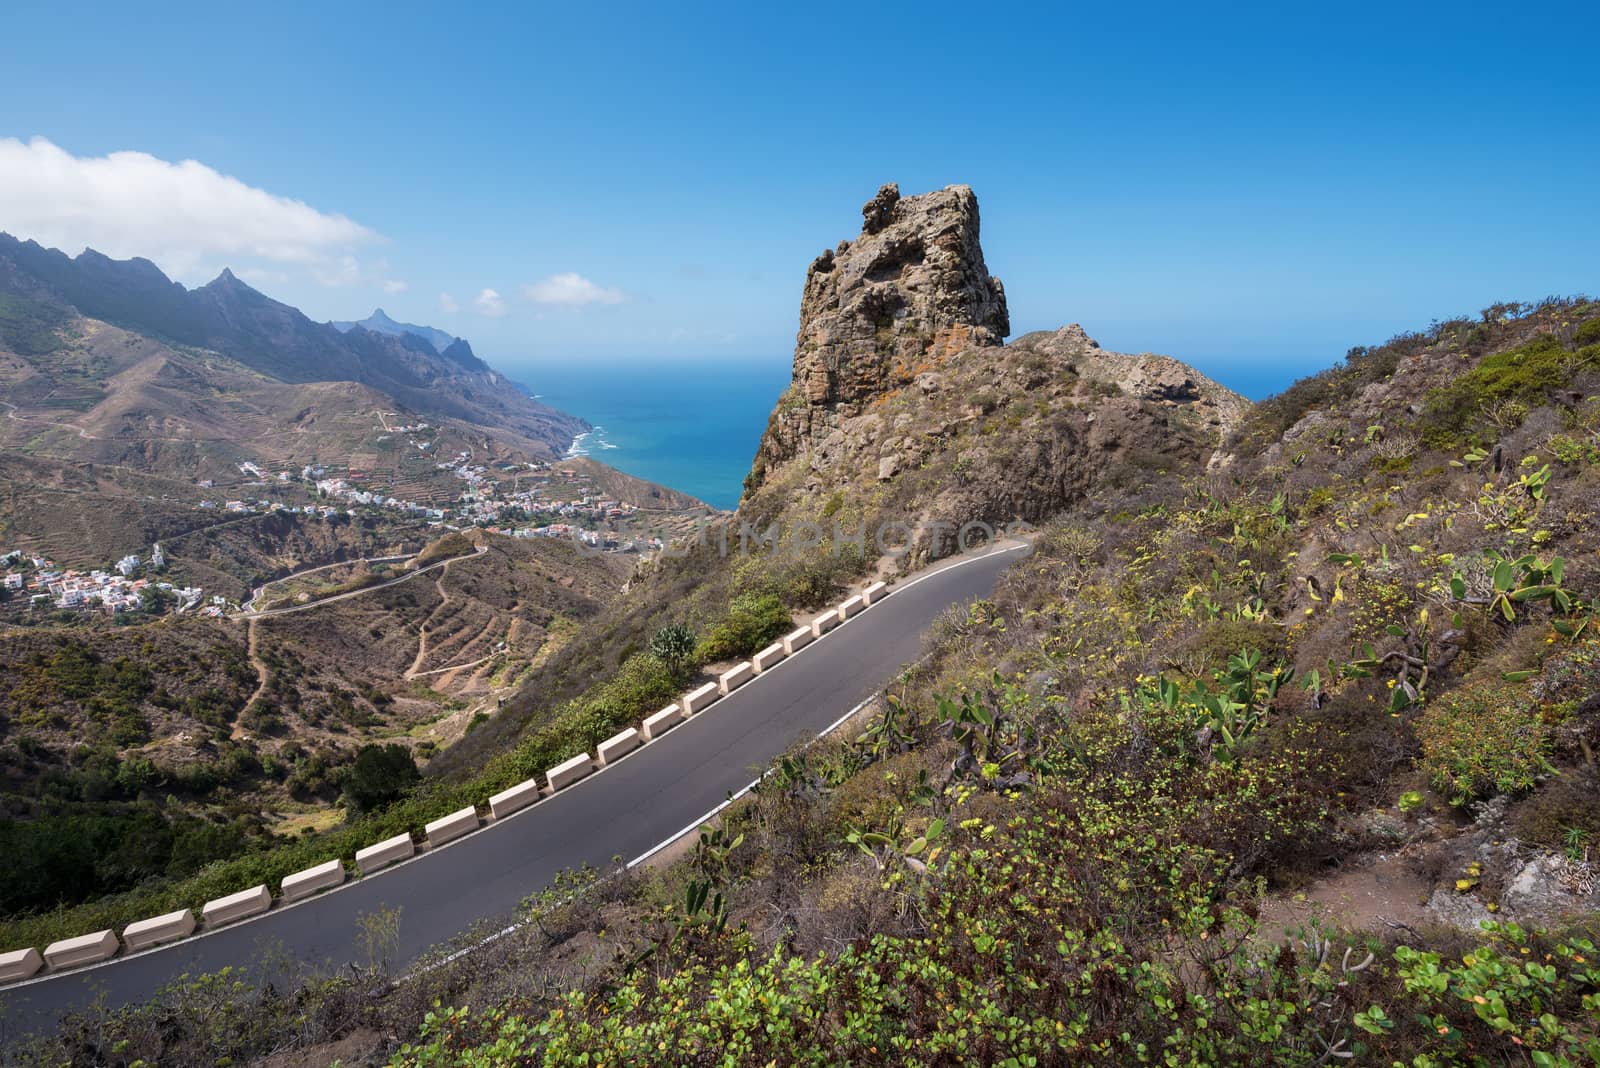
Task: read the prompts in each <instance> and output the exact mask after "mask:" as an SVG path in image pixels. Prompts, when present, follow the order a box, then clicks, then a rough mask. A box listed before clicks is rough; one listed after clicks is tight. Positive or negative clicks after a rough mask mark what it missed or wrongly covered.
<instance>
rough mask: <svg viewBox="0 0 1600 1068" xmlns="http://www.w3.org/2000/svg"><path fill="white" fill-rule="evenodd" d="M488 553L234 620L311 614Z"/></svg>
mask: <svg viewBox="0 0 1600 1068" xmlns="http://www.w3.org/2000/svg"><path fill="white" fill-rule="evenodd" d="M488 551H489V547H488V546H487V545H480V546H478V547H477V548H476V549H474V550H473V551H472V552H470V553H463V554H461V555H460V556H452V557H449V558H447V559H444V560H439V561H437V562H435V563H431V564H426V565H424V566H422V567H419V568H417V569H416V570H415V571H407V572H406V573H405V574H404V575H401V576H400V577H399V578H396V579H390V580H389V581H388V582H379V583H377V584H376V585H373V586H363V587H361V588H360V589H359V590H351V591H350V592H349V593H336V594H334V595H333V596H332V597H322V598H319V599H318V600H315V601H308V602H307V603H305V604H295V605H289V606H288V607H286V608H263V609H261V610H260V611H254V610H251V611H239V612H235V613H234V615H233V618H234V619H271V618H272V617H273V616H286V615H289V614H290V613H293V612H309V611H311V610H312V609H313V608H321V607H322V606H323V605H325V604H333V603H334V602H335V601H348V600H349V599H350V598H352V597H360V596H362V595H363V594H368V593H377V592H378V591H379V590H386V589H388V588H389V587H390V586H398V585H400V583H402V582H409V581H410V580H411V579H414V578H416V577H417V576H418V575H426V574H427V573H428V572H430V571H436V570H438V569H439V568H441V567H447V566H449V565H450V564H453V563H455V562H456V561H457V560H471V559H472V558H473V557H475V556H482V555H483V554H484V553H486V552H488ZM413 559H415V557H413ZM341 562H346V563H347V562H349V561H341ZM327 566H330V567H331V566H333V565H331V564H330V565H327ZM313 570H315V569H313ZM310 573H311V572H309V571H302V572H300V574H302V575H308V574H310ZM285 577H289V576H285ZM276 581H278V582H282V581H283V579H278V580H276ZM251 600H252V601H253V600H255V598H254V597H252V598H251Z"/></svg>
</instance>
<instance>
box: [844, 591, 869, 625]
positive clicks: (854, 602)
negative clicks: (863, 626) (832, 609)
mask: <svg viewBox="0 0 1600 1068" xmlns="http://www.w3.org/2000/svg"><path fill="white" fill-rule="evenodd" d="M865 607H867V602H866V598H864V597H862V596H861V595H860V594H859V593H858V594H856V595H855V596H854V597H851V598H849V599H847V600H846V601H845V602H844V603H842V604H841V605H839V618H840V619H849V618H850V617H851V616H853V615H855V614H856V613H857V612H859V611H861V610H862V609H863V608H865Z"/></svg>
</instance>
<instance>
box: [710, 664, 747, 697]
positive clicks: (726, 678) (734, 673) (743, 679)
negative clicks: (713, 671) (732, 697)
mask: <svg viewBox="0 0 1600 1068" xmlns="http://www.w3.org/2000/svg"><path fill="white" fill-rule="evenodd" d="M755 677H756V669H755V668H753V667H751V666H750V661H748V660H746V661H745V662H744V663H742V664H740V665H739V666H738V667H733V668H729V669H728V670H727V671H724V672H723V673H722V674H721V675H719V676H717V689H718V690H719V691H720V692H721V693H722V694H723V695H724V696H726V695H727V694H730V693H732V692H733V691H735V690H737V689H738V688H739V687H741V686H743V685H744V684H745V683H747V682H749V681H750V680H751V679H753V678H755Z"/></svg>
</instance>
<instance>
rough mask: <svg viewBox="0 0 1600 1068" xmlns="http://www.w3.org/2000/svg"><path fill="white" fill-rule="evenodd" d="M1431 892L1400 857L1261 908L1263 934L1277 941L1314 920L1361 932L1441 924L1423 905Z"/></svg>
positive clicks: (1346, 872) (1376, 861)
mask: <svg viewBox="0 0 1600 1068" xmlns="http://www.w3.org/2000/svg"><path fill="white" fill-rule="evenodd" d="M1432 889H1433V888H1432V887H1431V886H1430V885H1429V884H1428V883H1427V882H1426V881H1425V880H1423V879H1422V877H1421V876H1419V875H1418V874H1417V873H1416V872H1415V871H1414V870H1412V867H1411V864H1410V861H1409V858H1408V857H1407V856H1406V855H1405V854H1403V853H1400V852H1395V853H1382V854H1378V855H1377V856H1375V857H1373V858H1372V859H1371V860H1369V861H1367V862H1366V863H1363V864H1360V865H1358V866H1352V867H1349V868H1345V869H1343V870H1341V871H1337V872H1335V873H1333V874H1332V875H1329V876H1328V877H1326V878H1324V879H1319V880H1318V881H1317V882H1315V883H1312V884H1311V885H1310V886H1308V887H1307V888H1306V889H1305V890H1303V891H1301V892H1300V893H1297V894H1291V895H1288V896H1285V897H1272V898H1268V899H1267V900H1265V901H1264V902H1262V908H1261V918H1260V928H1259V930H1260V934H1261V936H1262V937H1263V938H1271V939H1274V940H1278V939H1282V938H1283V937H1284V931H1285V929H1293V928H1297V927H1301V926H1304V925H1305V924H1307V923H1309V922H1311V920H1313V919H1319V920H1321V921H1322V922H1324V923H1326V924H1330V925H1333V926H1338V927H1344V928H1348V929H1350V930H1358V931H1382V930H1384V929H1386V928H1392V927H1421V926H1423V925H1425V924H1431V923H1437V922H1438V917H1437V916H1434V915H1433V914H1432V913H1430V912H1429V911H1428V909H1427V908H1426V906H1425V904H1424V903H1425V902H1426V901H1427V899H1428V896H1429V894H1431V893H1432Z"/></svg>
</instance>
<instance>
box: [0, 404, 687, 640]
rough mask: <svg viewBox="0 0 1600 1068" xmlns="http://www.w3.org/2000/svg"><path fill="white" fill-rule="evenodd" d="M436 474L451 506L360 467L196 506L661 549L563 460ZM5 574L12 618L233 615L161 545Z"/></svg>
mask: <svg viewBox="0 0 1600 1068" xmlns="http://www.w3.org/2000/svg"><path fill="white" fill-rule="evenodd" d="M383 429H384V430H385V431H386V432H388V433H391V434H392V433H404V434H406V435H407V442H408V444H410V445H411V446H413V447H414V448H416V449H417V451H418V452H421V453H427V452H428V451H430V450H431V449H432V447H433V444H434V443H433V441H431V440H419V438H425V436H426V435H427V433H428V432H429V431H431V430H432V429H433V428H432V427H431V426H430V425H429V424H427V423H425V422H415V423H411V424H408V425H402V426H395V425H391V424H389V423H388V421H387V420H386V419H385V420H384V428H383ZM432 466H433V468H434V469H435V470H436V471H438V472H440V473H441V474H448V475H449V476H450V477H452V478H453V479H455V480H456V481H457V482H458V483H459V484H460V486H459V490H458V492H457V495H456V497H455V499H454V501H452V502H450V503H448V504H440V503H438V502H436V501H418V500H412V499H408V498H406V497H404V496H401V495H400V494H399V493H398V492H385V491H384V490H383V489H380V488H377V487H375V486H373V485H371V484H370V476H369V475H368V474H367V473H366V472H365V471H363V470H362V469H360V468H350V469H346V470H345V472H344V473H343V474H335V473H332V472H330V471H329V470H328V468H327V467H326V466H324V465H322V464H306V465H304V466H302V467H301V468H300V470H299V471H289V470H280V471H277V472H270V471H269V470H268V469H267V468H265V467H263V466H262V465H261V464H258V463H256V462H254V461H245V462H241V463H239V464H238V465H237V467H238V469H239V474H240V476H241V478H242V479H243V480H244V481H241V482H238V483H234V484H233V488H234V490H235V492H236V493H238V496H227V495H218V496H216V497H210V496H207V497H204V498H202V499H200V500H199V501H198V502H197V505H196V507H198V508H200V509H201V510H204V511H217V512H219V513H225V514H226V515H228V516H230V517H238V518H245V517H249V516H255V515H267V514H272V513H281V514H285V515H300V516H309V517H316V518H320V519H324V520H331V519H336V518H345V517H351V516H358V515H385V514H387V515H391V516H396V517H404V518H407V519H413V520H419V521H422V522H424V523H426V524H427V525H428V526H432V527H438V528H440V529H441V530H450V531H455V530H461V529H464V528H468V527H475V528H478V529H482V530H485V531H487V532H489V533H492V534H502V535H505V536H508V537H514V538H557V539H567V540H573V541H577V542H581V543H582V544H583V545H585V546H587V547H590V548H593V549H596V550H599V551H606V552H652V551H656V550H659V549H661V548H662V541H661V539H660V538H659V537H654V536H649V535H646V534H644V533H642V532H640V531H637V530H636V529H634V528H635V526H636V524H635V523H633V522H632V521H634V520H636V519H637V518H639V516H638V512H639V509H637V508H636V507H635V506H634V505H632V504H630V503H628V502H625V501H619V500H614V499H610V498H606V497H603V496H601V495H600V493H599V491H598V490H597V489H596V488H595V487H594V486H593V484H592V481H591V480H590V479H589V478H588V477H587V476H586V475H585V474H583V473H582V472H580V471H578V470H576V469H574V468H573V467H571V466H567V465H564V464H563V463H562V462H561V461H557V462H555V463H537V462H534V463H498V464H494V465H492V466H491V465H486V464H483V463H479V462H476V461H475V459H474V456H473V453H472V451H471V450H470V449H468V450H463V451H461V452H459V453H457V454H456V455H454V456H453V457H451V458H449V459H447V460H439V461H435V462H434V463H433V465H432ZM196 486H197V488H198V489H200V490H202V491H206V490H214V489H217V488H218V487H217V485H216V483H215V481H214V480H211V479H204V480H201V481H200V482H198V483H196ZM271 487H277V488H278V490H279V492H278V493H274V492H272V490H271ZM239 490H251V491H253V492H251V493H248V494H246V493H242V492H238V491H239ZM140 551H143V547H141V549H140ZM0 568H3V569H4V572H3V577H0V593H3V595H4V600H5V602H6V614H7V615H10V616H16V615H18V614H19V613H23V614H28V613H32V612H35V611H39V610H64V611H78V612H86V613H92V612H96V611H99V612H104V613H106V614H107V615H110V616H112V617H116V616H118V615H119V614H124V613H135V612H144V613H148V614H162V613H164V612H166V611H172V612H177V613H187V612H197V613H198V614H201V615H209V616H220V615H222V614H223V613H224V612H226V611H228V610H229V609H231V608H233V607H236V606H235V605H232V604H230V603H229V602H228V600H227V599H226V598H224V597H221V596H212V597H209V598H208V597H207V596H206V594H205V591H204V590H202V589H200V588H199V587H192V586H181V585H178V584H176V583H173V582H169V581H165V580H164V579H162V578H160V577H159V576H160V575H161V574H162V573H163V572H165V571H166V568H167V561H166V558H165V555H164V554H163V552H162V549H161V546H160V544H159V543H158V544H155V545H153V546H150V547H149V551H148V556H147V557H146V558H141V557H140V555H139V552H130V553H128V554H127V555H125V556H123V557H121V558H120V559H118V560H117V561H116V562H115V563H112V564H108V565H106V566H105V567H97V568H91V569H88V570H85V569H82V568H60V567H57V566H56V565H55V563H54V562H53V561H52V560H51V559H50V557H49V556H48V555H45V554H36V553H32V552H25V551H24V550H21V549H13V550H11V551H9V552H7V553H5V554H4V555H0Z"/></svg>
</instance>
